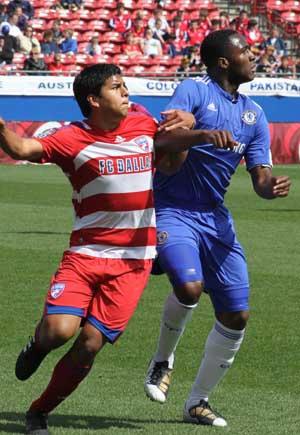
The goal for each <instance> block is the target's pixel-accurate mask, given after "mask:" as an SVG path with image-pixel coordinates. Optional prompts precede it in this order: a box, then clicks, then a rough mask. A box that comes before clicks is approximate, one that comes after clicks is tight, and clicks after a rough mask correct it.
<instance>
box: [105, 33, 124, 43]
mask: <svg viewBox="0 0 300 435" xmlns="http://www.w3.org/2000/svg"><path fill="white" fill-rule="evenodd" d="M102 41H103V42H115V43H122V42H124V37H123V35H122V34H121V33H119V32H114V31H111V32H105V33H104V34H103V37H102Z"/></svg>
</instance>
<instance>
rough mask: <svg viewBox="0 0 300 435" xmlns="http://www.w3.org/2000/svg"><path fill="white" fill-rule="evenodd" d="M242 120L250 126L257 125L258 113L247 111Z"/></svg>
mask: <svg viewBox="0 0 300 435" xmlns="http://www.w3.org/2000/svg"><path fill="white" fill-rule="evenodd" d="M242 120H243V121H244V122H245V123H246V124H248V125H253V124H256V120H257V113H256V112H254V110H245V112H243V113H242Z"/></svg>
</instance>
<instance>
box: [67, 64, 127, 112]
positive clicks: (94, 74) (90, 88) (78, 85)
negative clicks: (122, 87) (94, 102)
mask: <svg viewBox="0 0 300 435" xmlns="http://www.w3.org/2000/svg"><path fill="white" fill-rule="evenodd" d="M120 74H122V72H121V70H120V68H119V67H118V66H117V65H114V64H113V63H97V64H95V65H91V66H88V67H86V68H84V69H83V70H82V71H81V72H80V73H79V74H78V75H77V76H76V77H75V80H74V83H73V92H74V96H75V99H76V101H77V103H78V105H79V107H80V110H81V112H82V114H83V116H86V117H88V116H89V115H90V113H91V107H90V105H89V103H88V101H87V97H88V96H89V95H91V94H92V95H98V96H99V95H100V92H101V88H102V86H103V85H104V83H105V81H106V80H107V79H109V78H110V77H112V76H114V75H120Z"/></svg>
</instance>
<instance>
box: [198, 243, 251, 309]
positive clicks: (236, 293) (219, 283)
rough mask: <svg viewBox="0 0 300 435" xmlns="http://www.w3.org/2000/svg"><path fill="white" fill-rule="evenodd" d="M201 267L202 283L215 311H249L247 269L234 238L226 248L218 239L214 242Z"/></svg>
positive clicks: (241, 250)
mask: <svg viewBox="0 0 300 435" xmlns="http://www.w3.org/2000/svg"><path fill="white" fill-rule="evenodd" d="M219 242H220V241H219ZM216 245H217V246H216ZM204 268H205V271H204V275H205V286H206V288H207V289H208V291H209V294H210V297H211V300H212V303H213V305H214V309H215V311H216V312H237V311H248V310H249V293H250V290H249V278H248V268H247V263H246V259H245V255H244V252H243V249H242V247H241V245H240V244H239V242H238V241H237V240H236V239H235V241H234V243H233V244H232V245H231V246H230V247H228V246H225V245H223V244H222V242H220V243H217V244H215V247H214V249H212V250H211V251H210V253H209V255H206V261H205V266H204Z"/></svg>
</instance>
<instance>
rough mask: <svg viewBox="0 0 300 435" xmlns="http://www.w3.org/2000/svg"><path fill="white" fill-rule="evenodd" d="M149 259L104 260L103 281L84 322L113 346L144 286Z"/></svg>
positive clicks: (149, 265)
mask: <svg viewBox="0 0 300 435" xmlns="http://www.w3.org/2000/svg"><path fill="white" fill-rule="evenodd" d="M151 267H152V260H121V259H120V260H119V259H107V260H106V267H105V269H106V274H105V275H106V280H104V281H103V282H101V284H100V285H99V289H98V290H97V291H96V292H95V293H94V298H93V301H92V303H91V306H90V308H89V313H88V317H87V320H88V322H89V323H91V324H92V325H93V326H94V327H95V328H97V329H98V330H99V331H100V332H101V333H102V334H103V335H104V336H105V337H106V339H107V341H109V342H110V343H113V342H114V341H115V340H116V339H117V338H118V337H119V336H120V335H121V333H122V332H123V331H124V330H125V328H126V326H127V323H128V322H129V320H130V318H131V317H132V315H133V313H134V311H135V309H136V307H137V304H138V302H139V300H140V298H141V295H142V293H143V291H144V289H145V287H146V285H147V282H148V279H149V276H150V271H151Z"/></svg>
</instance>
